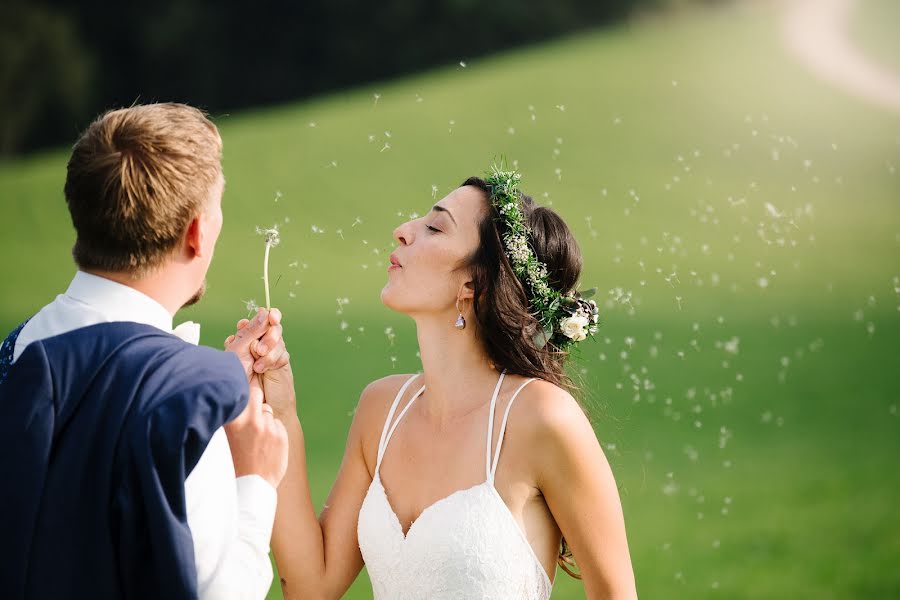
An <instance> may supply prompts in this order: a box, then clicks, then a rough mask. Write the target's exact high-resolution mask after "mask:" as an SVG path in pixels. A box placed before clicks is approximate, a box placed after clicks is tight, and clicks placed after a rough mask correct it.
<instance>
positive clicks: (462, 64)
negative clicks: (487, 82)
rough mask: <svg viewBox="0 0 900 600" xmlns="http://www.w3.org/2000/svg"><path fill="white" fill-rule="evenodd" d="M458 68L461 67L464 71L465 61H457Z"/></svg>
mask: <svg viewBox="0 0 900 600" xmlns="http://www.w3.org/2000/svg"><path fill="white" fill-rule="evenodd" d="M459 66H461V67H462V68H463V69H465V68H466V61H464V60H461V61H459Z"/></svg>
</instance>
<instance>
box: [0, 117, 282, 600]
mask: <svg viewBox="0 0 900 600" xmlns="http://www.w3.org/2000/svg"><path fill="white" fill-rule="evenodd" d="M221 146H222V142H221V138H220V137H219V134H218V131H217V129H216V127H215V125H213V124H212V123H211V122H210V121H209V120H208V119H207V118H206V116H205V115H204V114H203V113H202V112H200V111H199V110H197V109H194V108H191V107H189V106H185V105H180V104H151V105H145V106H133V107H131V108H127V109H122V110H116V111H111V112H108V113H106V114H104V115H103V116H101V117H100V118H98V119H97V120H96V121H95V122H94V123H92V124H91V125H90V126H89V127H88V129H87V130H86V131H85V132H84V133H83V134H82V136H81V138H80V139H79V140H78V141H77V143H76V144H75V146H74V148H73V150H72V155H71V158H70V160H69V163H68V173H67V177H66V183H65V198H66V203H67V204H68V208H69V213H70V214H71V218H72V223H73V225H74V227H75V231H76V241H75V246H74V248H73V251H72V253H73V256H74V259H75V263H76V264H77V266H78V272H77V273H76V274H75V277H74V279H73V280H72V282H71V284H70V285H69V287H68V289H67V290H66V292H65V293H64V294H60V295H59V296H57V297H56V299H55V300H54V301H52V302H51V303H50V304H48V305H47V306H45V307H44V308H43V309H41V310H40V311H39V312H38V313H37V314H36V315H34V316H33V317H32V318H31V319H29V320H28V321H26V322H25V323H23V324H22V325H20V326H19V327H18V328H17V329H16V330H15V331H14V332H13V333H12V334H11V335H10V336H9V337H8V338H7V340H6V341H5V342H4V343H3V345H2V348H0V480H2V486H0V564H2V567H0V597H2V598H9V599H20V598H22V599H24V598H29V599H30V598H36V599H37V598H40V599H43V598H88V597H90V598H167V599H180V598H185V599H187V598H197V597H199V598H204V599H206V598H254V599H260V598H263V597H264V596H265V595H266V592H267V591H268V589H269V587H270V584H271V581H272V568H271V563H270V561H269V557H268V550H269V540H270V537H271V531H272V523H273V520H274V515H275V504H276V491H275V488H276V487H277V486H278V484H279V482H280V481H281V478H282V477H283V476H284V472H285V469H286V467H287V435H286V433H285V430H284V426H283V425H282V424H281V422H280V421H278V420H276V419H275V418H274V416H273V415H272V412H271V409H270V407H269V406H268V405H266V404H265V403H264V401H263V395H262V381H261V378H262V377H264V373H265V372H267V371H269V370H274V369H279V368H281V367H283V366H284V365H285V364H286V363H287V354H286V352H285V350H284V343H283V341H282V338H281V331H282V330H281V325H280V318H281V315H280V313H279V312H278V311H277V310H275V309H273V310H272V311H265V310H260V311H259V313H258V315H257V317H256V318H254V319H253V321H251V322H250V324H249V325H247V326H244V327H243V328H242V329H240V331H238V333H237V334H236V336H235V339H234V341H233V342H231V343H230V344H229V352H220V351H216V350H212V349H210V348H205V347H201V346H197V345H196V344H197V341H198V337H199V331H198V330H197V328H196V326H192V325H193V324H188V325H186V326H179V327H178V328H176V329H175V330H173V328H172V318H173V315H174V314H175V313H176V312H177V311H178V310H179V309H180V308H181V307H182V306H187V305H190V304H193V303H195V302H197V301H198V300H199V299H200V297H201V296H202V295H203V292H204V288H205V277H206V272H207V269H208V268H209V264H210V261H211V259H212V255H213V249H214V247H215V243H216V240H217V238H218V235H219V231H220V229H221V227H222V210H221V198H222V191H223V185H224V179H223V176H222V170H221V165H220V157H221ZM182 338H183V339H182ZM223 426H224V427H223Z"/></svg>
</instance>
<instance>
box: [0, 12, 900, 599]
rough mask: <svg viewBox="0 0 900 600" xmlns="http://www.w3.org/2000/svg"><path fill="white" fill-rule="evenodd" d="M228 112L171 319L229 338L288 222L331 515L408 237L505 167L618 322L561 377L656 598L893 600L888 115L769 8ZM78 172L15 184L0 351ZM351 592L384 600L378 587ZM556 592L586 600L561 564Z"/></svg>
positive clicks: (55, 254)
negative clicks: (504, 161)
mask: <svg viewBox="0 0 900 600" xmlns="http://www.w3.org/2000/svg"><path fill="white" fill-rule="evenodd" d="M881 6H882V7H883V6H884V3H882V4H881ZM869 14H873V13H869ZM876 21H878V20H877V19H869V22H876ZM865 22H866V20H865V19H862V20H858V21H856V22H855V25H854V30H853V32H854V35H866V36H867V39H868V42H867V43H868V44H869V45H870V46H871V47H873V48H878V49H880V50H879V51H880V52H889V51H890V52H894V53H895V54H894V55H896V52H897V49H898V46H900V42H898V41H897V40H898V39H900V37H897V36H893V38H892V37H891V35H890V33H892V32H889V29H888V28H887V27H885V26H884V23H879V26H877V27H876V26H873V27H872V30H871V35H868V34H867V30H866V31H864V30H862V29H860V28H861V27H862V24H864V23H865ZM459 54H460V60H466V59H467V57H466V53H465V46H464V40H462V39H461V45H460V50H459ZM302 76H303V74H302V73H286V74H285V77H302ZM375 94H378V95H379V98H378V99H377V101H376V99H375V97H374V95H375ZM215 117H216V121H217V123H218V125H219V126H220V128H221V132H222V136H223V139H224V143H225V173H226V178H227V182H228V183H227V186H226V192H225V200H224V210H225V227H224V229H223V232H222V236H221V238H220V241H219V246H218V248H217V254H216V257H215V261H214V264H213V267H212V269H211V271H210V275H209V288H208V290H209V291H208V294H207V297H206V299H205V300H204V301H203V302H202V303H201V304H200V305H199V306H197V307H195V308H193V309H191V310H188V311H185V312H184V314H183V315H179V319H182V318H183V319H194V320H198V321H200V322H202V323H203V327H204V330H203V341H204V343H206V344H209V345H213V346H218V345H219V344H220V343H221V340H222V339H224V337H225V336H226V335H227V334H228V333H229V332H230V331H231V328H232V326H233V323H234V321H236V320H237V319H238V318H240V317H241V316H243V315H245V314H246V310H245V304H244V301H247V300H250V299H255V300H256V301H258V302H262V299H263V286H262V281H261V274H262V257H263V243H262V238H261V237H259V236H257V235H256V234H255V232H254V229H255V227H256V226H257V225H258V226H270V225H272V223H275V222H277V223H278V224H279V227H280V229H281V231H282V244H281V245H280V246H278V247H277V248H275V249H274V250H273V251H272V264H271V266H270V269H271V272H272V273H273V278H278V284H277V286H276V287H275V288H274V291H273V302H274V303H275V304H276V305H277V306H279V307H280V308H282V310H283V312H284V315H285V325H286V329H285V337H286V339H287V342H288V345H289V348H290V350H291V354H292V356H293V357H294V368H295V372H296V374H297V384H298V393H299V398H300V400H299V401H300V413H301V418H302V420H303V423H304V428H305V431H306V432H307V438H308V447H307V452H308V455H309V460H310V465H309V468H310V476H311V480H312V482H313V484H314V488H313V490H312V491H313V496H314V498H315V499H316V500H317V502H319V503H320V505H321V502H322V501H323V500H324V498H325V496H326V495H327V493H328V489H329V487H330V485H331V483H332V481H333V477H334V474H335V473H336V470H337V467H338V464H339V461H340V455H341V451H342V449H343V444H344V440H345V435H346V432H347V428H348V426H349V423H350V418H351V413H352V411H353V408H354V406H355V403H356V400H357V398H358V396H359V393H360V391H361V390H362V389H363V387H364V386H365V385H366V384H367V383H368V382H369V381H371V380H372V379H375V378H378V377H381V376H383V375H386V374H389V373H394V372H414V371H416V370H418V369H419V368H420V364H419V362H418V359H417V357H416V339H415V331H414V327H413V324H412V322H411V321H410V320H409V319H407V318H406V317H404V316H403V315H398V314H395V313H392V312H391V311H389V310H388V309H387V308H385V307H384V306H383V305H382V304H381V303H380V301H379V291H380V289H381V287H382V286H383V285H384V283H385V281H386V279H387V274H386V272H385V268H386V266H387V255H388V254H389V252H390V251H391V249H392V248H393V247H394V240H393V239H392V237H391V232H392V230H393V228H394V227H395V226H396V225H397V224H399V223H400V222H402V221H403V220H405V219H407V218H409V215H411V214H414V213H418V214H424V213H425V212H426V211H427V210H428V209H429V207H430V206H431V204H433V202H434V199H435V198H438V199H439V198H440V197H441V196H442V195H443V194H445V193H446V192H448V191H449V190H450V189H452V188H453V187H454V186H456V185H457V184H458V183H459V182H461V181H462V180H463V179H465V178H466V177H467V176H469V175H472V174H480V173H481V172H483V171H484V170H485V169H486V168H487V167H488V166H489V164H490V162H491V160H492V158H494V157H497V156H500V155H505V156H507V157H508V158H509V159H511V160H517V161H518V165H519V167H520V168H521V170H522V171H523V173H524V182H523V186H524V188H525V189H526V191H529V192H530V193H532V194H533V195H534V196H535V197H536V199H537V200H538V201H540V202H543V203H547V204H552V205H553V207H554V208H555V209H556V210H558V211H559V212H560V213H561V214H562V215H563V216H564V217H565V218H566V219H567V221H568V223H569V224H570V226H571V228H572V229H573V231H574V232H575V235H576V237H577V238H578V239H579V242H580V244H581V246H582V250H583V252H584V255H585V269H584V273H583V278H582V281H583V284H584V285H583V287H591V286H593V285H596V286H598V287H599V289H600V292H599V294H598V298H599V299H600V300H601V301H603V302H604V306H603V310H602V318H603V321H604V326H603V328H602V329H601V334H600V336H599V339H598V340H597V341H596V342H587V343H585V344H584V346H583V349H582V351H581V356H580V357H579V358H578V359H577V360H576V361H574V362H573V364H572V369H573V371H574V372H576V373H577V374H578V375H579V376H580V377H583V378H584V381H585V388H584V398H583V400H584V403H585V405H586V406H588V407H589V409H590V411H591V414H592V416H593V419H594V421H595V424H596V431H597V434H598V437H599V438H600V440H601V442H602V444H603V447H604V449H605V450H606V452H607V455H608V456H609V458H610V461H611V463H612V465H613V469H614V472H615V474H616V477H617V480H618V483H619V485H620V488H621V497H622V501H623V504H624V508H625V516H626V525H627V528H628V532H629V543H630V547H631V553H632V559H633V562H634V567H635V573H636V577H637V582H638V590H639V593H640V595H641V597H642V598H690V599H695V598H760V599H762V598H765V599H770V598H815V599H817V600H823V599H829V598H878V599H881V598H884V599H887V598H891V597H894V598H896V597H900V569H898V568H897V557H898V556H900V513H898V511H897V510H896V506H897V499H898V497H900V477H898V475H897V459H898V456H900V414H898V413H900V406H898V405H900V397H898V390H900V385H898V384H900V352H898V340H900V318H898V317H900V313H898V309H900V203H898V201H900V193H898V192H900V182H898V177H900V175H898V174H897V167H900V118H898V117H897V116H896V115H890V114H887V113H884V112H880V111H879V110H877V109H873V108H870V107H868V106H866V105H863V104H861V103H860V102H858V101H857V100H856V99H854V98H852V97H850V96H848V95H845V94H844V93H842V92H840V91H836V90H833V89H832V88H830V87H828V86H827V85H826V84H824V83H820V82H819V81H817V80H815V79H812V78H811V76H810V75H808V74H807V73H806V72H805V71H804V70H803V69H802V68H801V67H799V66H797V65H796V64H795V63H794V62H793V61H792V60H791V59H790V57H788V56H787V55H785V54H784V51H783V50H782V47H781V45H780V42H779V39H778V37H777V31H776V22H775V15H774V13H773V12H771V10H770V9H769V8H755V9H752V8H748V7H747V6H746V5H743V4H741V5H738V6H730V7H727V8H720V9H715V10H712V9H709V10H706V11H696V12H695V11H687V12H683V13H678V14H674V15H669V16H667V17H666V18H645V19H640V20H637V21H634V22H633V23H631V24H628V25H622V26H618V27H615V28H609V29H604V30H598V31H595V32H591V33H586V34H581V35H578V36H574V37H571V38H567V39H563V40H558V41H555V42H552V43H547V44H543V45H540V46H535V47H531V48H526V49H521V50H517V51H512V52H509V53H504V54H501V55H498V56H495V57H492V58H489V59H482V60H468V61H467V65H466V66H465V67H462V66H459V65H451V66H448V67H446V68H442V69H437V70H434V71H431V72H428V73H425V74H421V75H416V76H413V77H409V78H406V79H402V80H398V81H392V82H385V83H380V84H376V85H372V86H368V87H364V88H360V89H354V90H350V91H347V92H345V93H339V94H334V95H331V96H328V97H323V98H319V99H315V100H311V101H307V102H302V103H299V104H295V105H289V106H283V107H275V108H267V109H261V110H257V111H253V112H247V113H241V114H235V115H215ZM66 158H67V152H66V149H60V150H59V151H55V152H49V153H45V154H42V155H39V156H34V157H29V158H25V159H21V160H16V161H11V162H7V163H5V164H2V165H0V198H2V208H0V239H2V240H4V242H3V244H4V246H3V250H4V256H5V257H6V260H4V261H3V263H2V266H0V275H2V279H3V290H4V291H3V295H2V299H0V326H2V329H3V330H4V331H5V330H9V329H11V328H12V327H13V326H14V325H15V324H17V323H18V322H19V321H21V320H22V319H24V318H25V317H27V316H29V315H30V314H32V313H33V312H34V311H36V310H37V309H39V308H40V307H41V306H42V305H43V304H45V303H46V302H48V301H50V300H51V299H52V298H53V297H54V295H55V294H57V293H60V292H61V291H62V290H64V289H65V286H66V285H67V283H68V281H69V279H70V278H71V276H72V274H73V266H72V264H71V261H70V259H69V250H70V248H71V245H72V242H73V239H74V236H73V231H72V228H71V225H70V223H69V220H68V215H67V213H66V209H65V203H64V201H63V199H62V185H63V181H64V176H65V161H66ZM432 186H436V188H437V192H436V195H435V194H434V193H433V191H432ZM277 193H280V196H277ZM339 299H340V301H339ZM344 299H346V300H348V301H349V302H347V303H344ZM387 328H392V331H393V333H394V334H395V338H392V337H390V336H388V335H387V334H386V333H385V330H386V329H387ZM276 581H277V577H276ZM270 597H271V598H279V597H280V593H279V592H278V590H275V589H273V591H272V593H271V594H270ZM346 597H347V598H354V599H357V598H368V597H371V591H370V588H369V584H368V579H367V577H366V576H365V575H364V574H363V575H361V576H360V578H359V579H358V580H357V582H356V584H354V586H353V588H352V589H351V591H350V592H349V593H348V594H347V596H346ZM553 597H554V598H559V599H569V598H581V597H584V593H583V590H582V588H581V586H580V584H579V583H578V582H577V581H574V580H572V579H570V578H568V577H567V576H566V575H565V573H563V572H562V571H561V570H560V571H558V576H557V579H556V583H555V586H554V594H553Z"/></svg>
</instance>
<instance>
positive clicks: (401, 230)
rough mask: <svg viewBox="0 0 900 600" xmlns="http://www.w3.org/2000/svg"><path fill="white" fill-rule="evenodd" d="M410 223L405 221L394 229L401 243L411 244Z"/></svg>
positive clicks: (396, 237)
mask: <svg viewBox="0 0 900 600" xmlns="http://www.w3.org/2000/svg"><path fill="white" fill-rule="evenodd" d="M408 225H409V223H403V224H402V225H399V226H398V227H397V228H396V229H394V239H395V240H397V241H398V242H400V244H401V245H403V246H406V245H407V244H409V240H410V237H409V229H408Z"/></svg>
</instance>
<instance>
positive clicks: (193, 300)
mask: <svg viewBox="0 0 900 600" xmlns="http://www.w3.org/2000/svg"><path fill="white" fill-rule="evenodd" d="M205 293H206V278H204V279H203V283H201V284H200V289H199V290H197V291H196V292H195V293H194V295H193V296H191V297H190V298H189V299H188V301H187V302H185V303H184V304H182V305H181V308H187V307H188V306H193V305H194V304H197V303H198V302H200V298H202V297H203V294H205Z"/></svg>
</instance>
